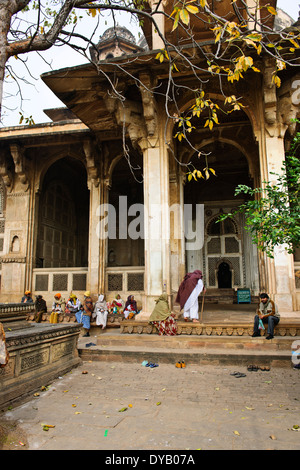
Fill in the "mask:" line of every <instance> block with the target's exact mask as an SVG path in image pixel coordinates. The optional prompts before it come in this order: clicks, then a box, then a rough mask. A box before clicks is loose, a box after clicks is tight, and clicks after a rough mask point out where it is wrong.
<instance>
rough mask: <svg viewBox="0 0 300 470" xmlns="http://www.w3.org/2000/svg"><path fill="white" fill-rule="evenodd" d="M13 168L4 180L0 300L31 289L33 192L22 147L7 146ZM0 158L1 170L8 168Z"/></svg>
mask: <svg viewBox="0 0 300 470" xmlns="http://www.w3.org/2000/svg"><path fill="white" fill-rule="evenodd" d="M9 152H10V158H12V159H13V162H14V171H13V172H12V173H9V174H7V175H6V176H7V178H5V179H4V182H5V185H6V187H7V199H6V214H5V237H4V248H3V256H2V278H1V299H2V301H3V302H7V301H10V302H20V301H21V297H22V295H23V294H24V290H25V289H30V290H32V288H33V287H34V286H32V285H31V272H32V261H33V236H34V227H33V225H34V192H33V189H32V188H30V184H29V172H30V168H29V167H27V166H26V159H25V155H24V149H23V148H22V147H21V146H19V145H17V144H14V145H11V146H10V148H9ZM7 158H8V149H7V150H6V156H4V158H3V159H2V164H1V166H2V170H3V171H4V169H5V168H6V167H7V166H6V163H5V159H7Z"/></svg>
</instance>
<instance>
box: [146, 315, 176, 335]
mask: <svg viewBox="0 0 300 470" xmlns="http://www.w3.org/2000/svg"><path fill="white" fill-rule="evenodd" d="M151 323H152V324H153V325H154V326H155V327H156V328H157V329H158V335H159V336H161V335H165V336H175V335H177V322H176V319H175V315H174V314H173V313H171V315H170V316H169V317H168V318H166V319H165V320H162V321H153V322H151Z"/></svg>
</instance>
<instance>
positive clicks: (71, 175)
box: [36, 156, 89, 268]
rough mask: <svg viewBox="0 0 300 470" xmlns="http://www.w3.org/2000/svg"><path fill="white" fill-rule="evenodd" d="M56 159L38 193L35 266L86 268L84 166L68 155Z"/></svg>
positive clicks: (86, 188)
mask: <svg viewBox="0 0 300 470" xmlns="http://www.w3.org/2000/svg"><path fill="white" fill-rule="evenodd" d="M53 160H54V161H53ZM53 160H52V165H47V171H44V176H43V180H42V183H41V188H40V192H39V211H38V229H37V240H36V267H45V268H50V267H55V268H59V267H76V266H77V267H79V266H80V267H85V266H87V265H88V240H89V237H88V233H89V190H88V187H87V173H86V171H85V172H84V171H83V169H84V168H85V166H84V164H83V162H82V161H81V160H80V159H76V160H75V159H74V158H72V157H69V156H68V157H63V158H56V159H55V158H54V159H53Z"/></svg>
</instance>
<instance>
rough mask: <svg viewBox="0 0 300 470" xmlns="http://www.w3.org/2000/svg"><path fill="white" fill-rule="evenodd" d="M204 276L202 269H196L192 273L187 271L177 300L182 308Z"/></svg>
mask: <svg viewBox="0 0 300 470" xmlns="http://www.w3.org/2000/svg"><path fill="white" fill-rule="evenodd" d="M202 277H203V276H202V271H199V270H196V271H194V272H192V273H187V274H186V275H185V276H184V279H183V281H182V283H181V284H180V286H179V289H178V292H177V297H176V300H175V302H176V303H177V304H180V308H181V309H182V308H183V307H184V305H185V303H186V301H187V299H188V298H189V296H190V295H191V293H192V292H193V290H194V289H195V287H196V285H197V283H198V281H199V279H202Z"/></svg>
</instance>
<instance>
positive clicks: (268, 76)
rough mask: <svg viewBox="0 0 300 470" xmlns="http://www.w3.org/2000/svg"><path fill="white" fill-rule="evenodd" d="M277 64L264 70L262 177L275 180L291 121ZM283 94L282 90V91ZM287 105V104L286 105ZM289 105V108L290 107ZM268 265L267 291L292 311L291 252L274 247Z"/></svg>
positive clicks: (280, 308)
mask: <svg viewBox="0 0 300 470" xmlns="http://www.w3.org/2000/svg"><path fill="white" fill-rule="evenodd" d="M274 70H275V65H274V62H273V61H272V59H268V60H266V66H265V70H264V103H265V108H264V112H265V115H264V116H262V117H263V118H264V123H265V125H264V129H263V134H262V135H263V139H262V142H261V148H260V162H261V180H262V182H263V181H264V180H265V181H272V180H274V178H275V177H274V175H272V173H277V174H279V173H281V171H282V170H281V168H282V165H283V162H284V159H285V148H284V137H285V133H286V130H287V128H288V126H289V124H290V122H288V121H290V118H291V117H292V116H291V115H290V116H289V119H287V116H286V112H283V111H282V98H280V95H279V93H277V90H276V87H275V85H274V83H273V82H272V74H273V72H274ZM281 93H282V92H281ZM285 107H286V104H285ZM288 108H289V107H288ZM289 111H290V109H289ZM265 264H266V267H267V285H266V286H264V287H266V290H268V293H269V294H270V295H271V297H272V298H273V299H274V300H275V302H276V303H277V304H278V307H279V310H281V311H292V310H293V303H294V302H293V297H294V295H295V283H294V274H293V273H294V269H293V256H292V255H289V254H288V253H287V252H286V251H285V249H284V246H278V247H276V248H275V250H274V259H273V260H272V259H270V258H267V257H265Z"/></svg>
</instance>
